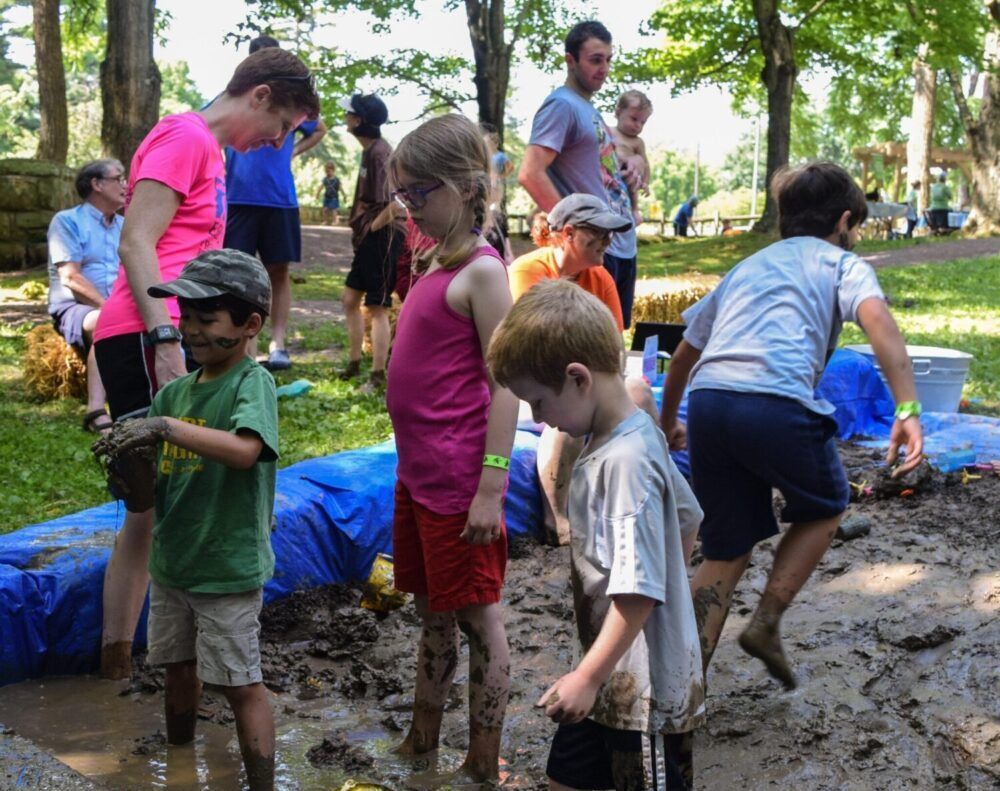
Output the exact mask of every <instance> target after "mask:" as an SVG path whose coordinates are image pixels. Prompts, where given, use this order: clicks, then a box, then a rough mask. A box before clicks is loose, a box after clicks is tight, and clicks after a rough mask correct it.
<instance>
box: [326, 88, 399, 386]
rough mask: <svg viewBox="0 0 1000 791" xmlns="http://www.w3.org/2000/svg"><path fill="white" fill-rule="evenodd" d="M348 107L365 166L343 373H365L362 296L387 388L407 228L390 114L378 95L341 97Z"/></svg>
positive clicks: (355, 220) (354, 210)
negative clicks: (388, 132)
mask: <svg viewBox="0 0 1000 791" xmlns="http://www.w3.org/2000/svg"><path fill="white" fill-rule="evenodd" d="M341 106H342V107H343V108H344V110H346V111H347V130H348V131H349V132H350V133H351V134H352V135H354V136H355V137H356V138H357V139H358V142H359V143H361V148H362V149H363V153H362V155H361V169H360V170H359V171H358V183H357V187H356V188H355V191H354V205H353V206H352V207H351V214H350V217H349V218H348V224H349V225H350V226H351V243H352V244H353V246H354V260H353V261H352V262H351V271H350V272H349V273H348V275H347V280H346V282H345V287H344V294H343V296H342V297H341V302H343V305H344V314H345V317H346V323H347V339H348V345H349V357H348V362H347V367H346V368H345V369H344V370H343V371H342V372H341V378H343V379H353V378H355V377H357V376H358V375H359V374H360V373H361V344H362V341H363V340H364V334H365V321H364V317H363V316H362V314H361V305H362V300H363V301H364V306H365V307H366V308H368V313H369V315H370V316H371V320H372V369H371V380H370V381H371V384H372V385H374V386H375V387H378V388H382V387H385V366H386V361H387V360H388V357H389V341H390V330H389V314H388V312H387V311H386V308H388V307H390V306H391V305H392V291H393V289H394V288H395V286H396V260H397V259H398V258H399V256H400V253H401V252H402V247H403V238H404V234H405V228H404V227H403V226H402V225H401V224H399V225H396V227H393V226H394V225H395V224H396V223H398V222H399V220H398V218H397V214H396V212H395V211H394V208H393V202H392V197H391V196H390V194H389V185H388V169H387V165H388V162H389V155H390V154H392V146H390V145H389V144H388V143H387V142H385V140H383V139H382V130H381V127H382V124H384V123H385V122H386V121H387V120H388V119H389V111H388V110H387V109H386V107H385V103H384V102H383V101H382V100H381V99H379V98H378V97H377V96H375V95H374V94H366V95H363V94H360V93H357V94H355V95H354V96H352V97H351V98H350V99H345V100H344V101H343V102H341Z"/></svg>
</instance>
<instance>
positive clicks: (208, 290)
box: [95, 250, 278, 791]
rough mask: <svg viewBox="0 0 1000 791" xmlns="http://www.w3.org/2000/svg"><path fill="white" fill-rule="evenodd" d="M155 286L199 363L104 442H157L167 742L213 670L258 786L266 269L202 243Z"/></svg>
mask: <svg viewBox="0 0 1000 791" xmlns="http://www.w3.org/2000/svg"><path fill="white" fill-rule="evenodd" d="M149 294H150V296H153V297H169V296H175V297H178V299H179V302H180V309H181V310H180V313H181V317H180V331H181V334H182V335H183V337H184V340H185V342H186V343H187V346H188V348H189V349H190V351H191V354H192V355H193V357H194V359H195V361H196V362H197V363H199V364H200V365H201V368H200V369H199V370H197V371H194V372H193V373H190V374H188V375H187V376H183V377H181V378H180V379H175V380H174V381H172V382H169V383H168V384H167V385H166V386H164V387H163V389H161V390H160V391H159V392H158V393H157V394H156V397H155V398H154V399H153V405H152V408H151V409H150V410H149V417H147V418H140V419H135V420H128V421H124V422H121V423H116V424H115V426H114V429H113V430H112V433H111V435H110V436H109V437H108V438H107V439H106V440H102V441H101V442H99V443H98V444H97V445H95V452H96V453H99V454H100V453H102V452H122V451H126V450H128V449H130V448H137V447H140V446H143V445H155V446H159V451H158V453H157V467H156V503H155V508H156V512H155V513H156V517H155V524H154V528H153V546H152V552H151V553H150V558H149V573H150V576H151V577H152V588H151V590H150V596H149V635H148V643H149V655H148V661H149V663H150V664H153V665H165V666H166V688H165V697H166V700H165V703H166V725H167V742H168V743H169V744H187V743H189V742H191V741H193V739H194V730H195V723H196V722H197V715H198V701H199V698H200V697H201V685H202V683H203V682H204V683H206V684H212V685H213V686H216V687H219V688H221V690H222V692H223V694H224V695H225V696H226V699H227V700H228V701H229V704H230V705H231V706H232V708H233V713H234V714H235V716H236V733H237V736H238V738H239V743H240V752H241V753H242V755H243V763H244V765H245V767H246V772H247V781H248V784H249V787H250V788H251V789H254V791H257V789H271V788H273V787H274V720H273V718H272V714H271V705H270V702H269V700H268V696H267V690H266V689H265V688H264V685H263V683H262V676H261V668H260V650H259V642H258V638H259V634H260V622H259V621H258V615H259V613H260V608H261V592H262V589H263V586H264V583H265V582H267V580H269V579H270V578H271V575H272V574H273V572H274V554H273V552H272V551H271V539H270V533H271V513H272V510H273V506H274V484H275V462H276V460H277V458H278V406H277V399H276V397H275V392H274V380H273V379H272V378H271V375H270V374H269V373H268V372H267V371H265V370H264V369H263V368H262V367H261V366H259V365H257V363H255V362H254V361H253V360H252V359H251V358H250V357H248V356H247V346H248V344H249V343H250V341H251V339H252V338H253V337H254V336H255V335H256V334H257V333H258V332H259V331H260V328H261V324H262V323H263V321H264V318H265V317H266V316H267V313H268V311H269V309H270V306H271V284H270V281H269V279H268V275H267V271H266V270H265V269H264V267H263V265H262V264H261V263H260V261H258V260H257V259H256V258H254V257H253V256H250V255H247V254H246V253H242V252H239V251H238V250H212V251H209V252H206V253H202V254H201V255H200V256H198V257H197V258H195V259H194V260H193V261H191V262H190V263H189V264H188V265H187V266H185V267H184V270H183V272H182V273H181V276H180V277H179V278H177V279H176V280H173V281H170V282H167V283H161V284H159V285H156V286H152V287H150V289H149Z"/></svg>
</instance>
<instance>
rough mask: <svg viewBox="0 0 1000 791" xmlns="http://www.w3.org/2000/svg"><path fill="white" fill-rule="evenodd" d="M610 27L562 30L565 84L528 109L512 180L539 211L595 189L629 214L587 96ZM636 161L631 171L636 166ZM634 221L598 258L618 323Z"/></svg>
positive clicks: (627, 298)
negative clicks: (614, 292) (613, 291)
mask: <svg viewBox="0 0 1000 791" xmlns="http://www.w3.org/2000/svg"><path fill="white" fill-rule="evenodd" d="M611 57H612V53H611V34H610V33H609V32H608V30H607V28H605V27H604V25H602V24H601V23H600V22H580V23H579V24H577V25H575V26H574V27H573V28H572V29H571V30H570V32H569V34H568V35H567V37H566V71H567V74H566V83H565V85H563V86H561V87H559V88H557V89H556V90H555V91H553V92H552V93H551V94H550V95H549V96H548V98H547V99H546V100H545V101H544V102H543V103H542V106H541V108H539V110H538V112H537V113H536V114H535V118H534V121H533V122H532V126H531V138H530V140H529V142H528V147H527V148H526V149H525V152H524V159H523V160H522V163H521V170H520V173H519V174H518V181H519V182H520V183H521V186H523V187H524V188H525V190H527V192H528V194H529V195H531V197H532V198H533V199H534V201H535V203H537V204H538V206H539V208H541V209H542V210H543V211H546V212H547V211H550V210H551V209H552V207H553V206H554V205H555V204H556V203H558V202H559V200H560V199H562V198H563V197H565V196H566V195H569V194H570V193H573V192H584V193H588V194H590V195H595V196H597V197H599V198H600V199H601V200H603V201H605V202H606V203H607V204H608V207H609V208H610V209H611V211H612V212H614V213H615V214H619V215H621V216H622V217H628V218H629V220H630V221H631V219H632V202H631V200H630V198H629V192H628V186H627V184H626V176H627V175H628V174H629V173H630V172H631V170H630V168H631V167H634V164H633V163H631V160H630V161H629V162H626V163H624V165H625V166H624V167H620V165H619V162H618V158H617V156H616V155H615V147H614V140H613V138H612V137H611V133H610V131H609V129H608V127H607V125H606V124H605V123H604V119H603V118H602V117H601V114H600V113H599V112H598V111H597V109H596V108H595V107H594V106H593V104H591V98H592V97H593V95H594V94H595V93H597V91H599V90H600V89H601V87H602V86H603V85H604V81H605V79H607V76H608V70H609V68H610V64H611ZM642 172H643V170H642V168H637V169H636V173H637V174H639V173H642ZM636 252H637V250H636V236H635V228H630V229H629V230H627V231H621V232H618V233H616V234H615V235H614V236H613V237H612V240H611V246H610V247H609V248H608V251H607V253H606V254H605V257H604V266H605V267H606V268H607V269H608V271H609V272H610V273H611V275H612V277H614V279H615V285H616V287H617V289H618V297H619V299H620V301H621V305H622V317H623V319H624V321H625V327H626V328H628V327H629V325H630V324H631V321H632V299H633V296H634V294H635V277H636Z"/></svg>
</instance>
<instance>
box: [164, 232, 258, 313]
mask: <svg viewBox="0 0 1000 791" xmlns="http://www.w3.org/2000/svg"><path fill="white" fill-rule="evenodd" d="M147 292H148V293H149V296H151V297H161V298H162V297H184V298H185V299H208V298H211V297H221V296H222V295H223V294H230V295H231V296H234V297H236V298H238V299H242V300H243V301H244V302H248V303H250V304H251V305H253V306H255V307H258V308H260V309H261V310H262V311H264V312H265V313H270V312H271V279H270V278H269V277H268V275H267V270H266V269H264V265H263V264H262V263H261V262H260V261H258V260H257V259H256V258H254V257H253V256H252V255H247V254H246V253H244V252H241V251H240V250H232V249H229V248H223V249H222V250H208V251H207V252H204V253H202V254H201V255H199V256H198V257H197V258H195V259H194V260H193V261H190V262H188V263H187V264H185V266H184V269H183V271H182V272H181V275H180V277H178V278H177V279H176V280H169V281H167V282H166V283H160V284H159V285H155V286H150V287H149V288H148V289H147Z"/></svg>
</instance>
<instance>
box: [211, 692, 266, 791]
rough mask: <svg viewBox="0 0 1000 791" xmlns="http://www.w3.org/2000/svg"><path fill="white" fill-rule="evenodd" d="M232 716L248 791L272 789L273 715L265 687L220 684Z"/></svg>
mask: <svg viewBox="0 0 1000 791" xmlns="http://www.w3.org/2000/svg"><path fill="white" fill-rule="evenodd" d="M222 691H223V694H225V696H226V700H228V701H229V705H230V706H232V708H233V714H234V715H235V717H236V736H237V738H238V739H239V742H240V754H241V755H242V756H243V767H244V768H245V769H246V773H247V787H248V788H249V789H250V791H272V789H273V788H274V715H273V713H272V712H271V701H270V699H269V698H268V696H267V688H266V687H265V686H264V685H263V684H261V683H257V684H247V685H246V686H242V687H224V688H223V690H222Z"/></svg>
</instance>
